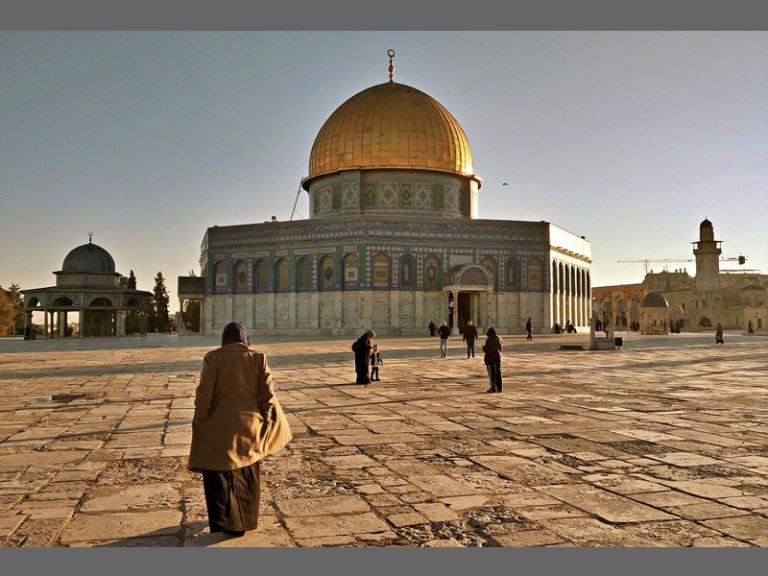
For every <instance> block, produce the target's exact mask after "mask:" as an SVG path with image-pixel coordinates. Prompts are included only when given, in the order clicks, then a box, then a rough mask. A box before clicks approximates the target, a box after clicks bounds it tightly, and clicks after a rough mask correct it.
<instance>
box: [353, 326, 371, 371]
mask: <svg viewBox="0 0 768 576" xmlns="http://www.w3.org/2000/svg"><path fill="white" fill-rule="evenodd" d="M375 337H376V334H375V333H374V331H373V330H368V332H366V333H365V334H363V335H362V336H360V338H358V339H357V340H355V342H354V343H353V344H352V351H353V352H354V353H355V372H356V373H357V379H356V380H355V384H370V382H371V380H370V378H368V363H369V362H370V358H371V350H372V349H373V346H372V344H371V340H372V339H373V338H375Z"/></svg>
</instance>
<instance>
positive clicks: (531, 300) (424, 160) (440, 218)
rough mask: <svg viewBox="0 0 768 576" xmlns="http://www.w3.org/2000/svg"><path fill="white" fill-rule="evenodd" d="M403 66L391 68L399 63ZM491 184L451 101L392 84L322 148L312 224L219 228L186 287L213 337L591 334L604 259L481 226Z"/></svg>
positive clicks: (325, 129) (355, 102) (339, 113)
mask: <svg viewBox="0 0 768 576" xmlns="http://www.w3.org/2000/svg"><path fill="white" fill-rule="evenodd" d="M390 64H391V63H390ZM481 183H482V181H481V179H480V178H479V177H478V176H477V175H476V174H475V170H474V161H473V157H472V151H471V149H470V146H469V141H468V139H467V136H466V134H465V133H464V130H463V129H462V128H461V126H460V125H459V123H458V122H457V121H456V119H455V118H454V117H453V116H452V115H451V114H450V113H449V112H448V110H446V109H445V108H444V107H443V106H442V105H441V104H440V103H438V102H437V101H436V100H434V99H433V98H432V97H430V96H429V95H427V94H425V93H424V92H421V91H419V90H417V89H415V88H412V87H410V86H406V85H404V84H398V83H395V82H394V80H393V78H392V67H390V81H389V82H387V83H384V84H380V85H376V86H372V87H370V88H368V89H366V90H363V91H362V92H360V93H358V94H356V95H354V96H352V97H351V98H350V99H349V100H347V101H346V102H344V103H343V104H342V105H341V106H340V107H339V108H338V109H337V110H336V111H335V112H333V114H331V116H330V117H329V118H328V120H327V121H326V122H325V124H324V125H323V126H322V128H321V129H320V131H319V133H318V135H317V137H316V138H315V142H314V145H313V146H312V151H311V154H310V158H309V174H308V176H307V177H305V178H304V179H303V180H302V185H303V188H304V190H306V191H307V193H308V194H309V210H310V217H309V219H308V220H303V221H294V222H276V221H272V222H264V223H260V224H246V225H240V226H213V227H211V228H208V230H207V231H206V233H205V236H204V238H203V242H202V254H201V259H200V262H201V277H200V278H192V277H182V278H179V284H178V286H179V288H178V293H179V298H180V301H181V302H180V306H181V307H182V309H183V307H184V302H185V301H187V300H197V301H199V302H201V303H202V306H201V308H202V312H201V316H202V318H201V331H202V332H203V333H204V334H209V335H215V334H218V333H220V332H221V330H222V328H223V327H224V325H225V324H226V323H227V322H230V321H233V320H236V321H240V322H242V323H243V324H244V325H245V326H246V327H247V328H248V329H249V330H250V331H253V332H256V333H259V334H296V335H301V334H305V335H317V334H327V335H332V334H347V335H353V334H359V333H361V332H362V331H364V330H367V329H371V328H373V329H374V330H376V331H377V332H378V333H380V334H390V335H399V334H402V335H419V334H424V333H425V331H426V328H427V325H428V324H429V322H430V321H435V322H437V323H439V322H440V321H441V320H446V321H448V322H449V324H450V325H451V326H453V327H454V328H455V329H457V328H459V327H461V326H462V325H463V323H464V322H466V321H467V320H469V319H472V320H474V321H475V324H476V325H478V326H480V327H481V328H487V327H488V326H494V327H495V328H496V329H497V330H500V331H501V332H504V333H521V332H522V331H523V329H524V325H525V322H526V320H527V319H528V318H529V317H530V318H532V321H533V325H534V329H535V331H542V330H549V329H550V328H551V327H552V326H553V325H554V323H556V322H559V323H560V325H561V326H562V325H564V324H565V322H566V320H570V321H571V322H572V323H573V324H575V325H577V326H586V325H587V324H588V321H589V319H588V312H589V302H590V294H591V278H590V275H591V247H590V243H589V242H588V241H587V240H585V239H584V237H583V236H581V237H580V236H577V235H575V234H572V233H570V232H568V231H566V230H563V229H562V228H559V227H558V226H555V225H554V224H550V223H548V222H544V221H542V222H521V221H508V220H480V219H478V217H477V216H478V202H479V196H480V187H481Z"/></svg>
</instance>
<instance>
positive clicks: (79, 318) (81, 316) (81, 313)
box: [77, 310, 85, 338]
mask: <svg viewBox="0 0 768 576" xmlns="http://www.w3.org/2000/svg"><path fill="white" fill-rule="evenodd" d="M77 323H78V325H79V328H78V330H77V337H78V338H82V337H83V332H85V310H78V311H77Z"/></svg>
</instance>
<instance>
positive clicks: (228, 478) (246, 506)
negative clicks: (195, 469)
mask: <svg viewBox="0 0 768 576" xmlns="http://www.w3.org/2000/svg"><path fill="white" fill-rule="evenodd" d="M260 488H261V481H260V474H259V463H258V462H255V463H254V464H251V465H250V466H246V467H244V468H239V469H237V470H230V471H227V472H216V471H213V470H203V491H204V492H205V504H206V507H207V508H208V526H209V527H210V530H211V532H212V533H213V532H225V533H230V534H231V533H240V532H245V531H247V530H255V529H256V527H257V525H258V521H259V497H260V493H261V490H260Z"/></svg>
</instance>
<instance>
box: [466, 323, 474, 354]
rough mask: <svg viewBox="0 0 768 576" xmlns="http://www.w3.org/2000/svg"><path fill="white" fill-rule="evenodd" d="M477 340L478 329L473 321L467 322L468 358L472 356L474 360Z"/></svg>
mask: <svg viewBox="0 0 768 576" xmlns="http://www.w3.org/2000/svg"><path fill="white" fill-rule="evenodd" d="M476 339H477V328H476V327H475V323H474V322H473V321H472V320H467V325H466V326H465V328H464V340H466V341H467V358H469V355H470V354H472V358H474V357H475V340H476Z"/></svg>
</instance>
